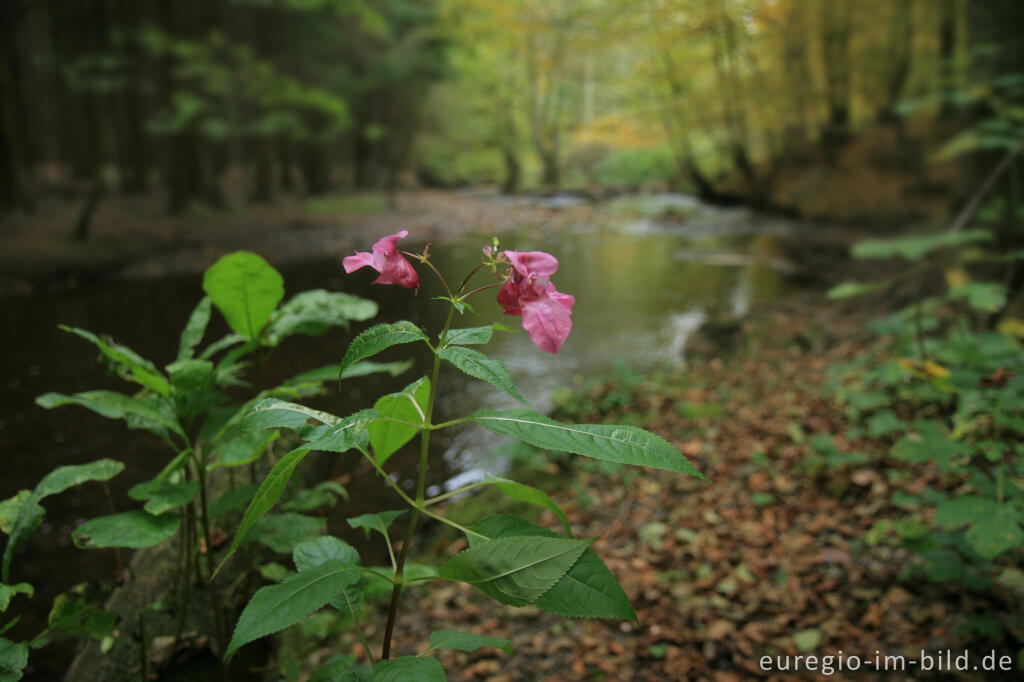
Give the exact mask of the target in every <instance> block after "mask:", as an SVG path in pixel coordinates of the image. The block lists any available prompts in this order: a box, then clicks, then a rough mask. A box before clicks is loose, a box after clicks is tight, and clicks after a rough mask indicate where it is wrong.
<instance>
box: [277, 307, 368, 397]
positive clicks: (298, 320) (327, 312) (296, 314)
mask: <svg viewBox="0 0 1024 682" xmlns="http://www.w3.org/2000/svg"><path fill="white" fill-rule="evenodd" d="M376 314H377V304H376V303H374V302H373V301H369V300H367V299H365V298H360V297H358V296H352V295H351V294H343V293H336V292H329V291H325V290H323V289H313V290H311V291H304V292H302V293H301V294H297V295H295V296H293V297H292V298H291V299H289V301H288V302H287V303H285V304H284V305H283V306H281V309H280V310H278V311H277V314H276V315H274V318H273V320H271V322H270V326H269V327H267V333H266V339H267V343H268V344H270V345H271V346H276V345H278V344H279V343H281V341H282V340H284V339H285V338H286V337H288V336H291V335H292V334H309V335H311V336H319V335H321V334H323V333H325V332H327V331H329V330H330V329H331V328H332V327H348V323H349V321H352V320H355V321H361V320H368V319H370V318H371V317H373V316H374V315H376ZM335 377H337V374H335Z"/></svg>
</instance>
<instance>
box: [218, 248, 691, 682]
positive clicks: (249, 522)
mask: <svg viewBox="0 0 1024 682" xmlns="http://www.w3.org/2000/svg"><path fill="white" fill-rule="evenodd" d="M405 236H407V233H406V232H404V231H403V232H399V233H398V234H395V235H391V236H388V237H384V238H383V239H380V240H379V241H378V242H377V243H376V244H374V246H373V249H372V251H371V252H368V253H367V252H363V253H356V254H355V255H353V256H349V257H347V258H345V259H344V261H343V265H344V268H345V270H346V272H349V273H351V272H353V271H355V270H358V269H360V268H364V267H369V268H373V269H374V270H376V271H377V272H378V273H380V274H379V276H378V277H377V279H376V280H375V282H376V283H378V284H394V285H398V286H402V287H407V288H409V289H413V290H417V289H418V288H419V286H420V278H419V273H417V270H416V268H415V267H414V266H413V264H412V263H411V262H410V260H409V259H412V261H415V262H416V263H418V264H419V265H420V266H422V267H423V268H426V270H429V271H430V272H431V273H433V275H436V276H437V278H438V279H439V280H440V283H441V286H442V287H443V288H444V291H445V295H444V296H441V297H439V298H440V299H441V300H443V301H445V302H446V303H447V304H448V306H449V309H448V313H447V319H446V320H445V322H444V325H443V327H442V328H441V330H440V331H439V333H437V334H436V336H431V335H430V334H428V332H427V331H425V330H423V329H421V328H420V327H418V326H416V325H415V324H413V323H411V322H408V321H400V322H393V323H390V324H377V325H375V326H372V327H370V328H369V329H367V330H366V331H364V332H363V333H361V334H359V335H358V336H357V337H356V338H355V339H354V340H353V341H352V342H351V344H350V345H349V347H348V350H347V351H346V353H345V355H344V357H343V359H342V361H341V364H340V367H339V372H344V371H345V370H346V368H348V367H350V366H352V365H353V364H355V363H358V362H362V361H365V360H366V359H367V358H370V357H372V356H374V355H375V354H377V353H380V352H381V351H383V350H385V349H387V348H390V347H392V346H395V345H398V344H407V343H423V344H425V345H426V346H427V347H428V348H429V349H430V351H431V353H432V354H433V358H434V359H433V367H432V369H431V372H430V375H429V376H423V377H421V378H419V379H417V380H416V381H414V382H413V383H411V384H409V385H408V386H406V387H405V388H404V389H403V390H401V391H400V392H398V393H393V394H389V395H385V396H383V397H381V398H380V399H378V400H377V401H376V403H374V405H373V407H372V408H369V409H363V410H361V411H358V412H356V413H355V414H351V415H349V416H347V417H343V418H342V417H336V416H334V415H331V414H326V413H324V412H320V411H316V410H312V409H310V408H308V407H304V406H302V405H299V404H296V403H294V402H286V401H283V400H279V399H275V398H267V399H264V400H261V401H259V402H257V403H256V404H255V405H254V406H253V408H252V409H251V410H250V411H249V413H248V415H247V416H246V417H245V418H244V420H243V422H242V425H243V428H246V429H251V430H262V429H275V428H281V427H287V428H290V429H293V430H294V431H296V432H297V433H298V435H299V437H300V438H301V439H302V440H303V441H304V442H303V444H302V445H300V446H299V447H298V448H296V449H294V450H292V451H291V452H289V453H288V454H287V455H285V456H284V457H283V458H282V459H280V460H279V461H278V463H277V464H276V465H275V466H274V468H273V469H272V470H271V471H270V473H269V474H268V475H267V477H266V479H265V480H264V481H263V483H262V485H261V486H260V488H259V490H258V491H257V492H256V494H255V496H254V497H253V500H252V502H251V504H250V505H249V507H248V509H247V511H246V512H245V515H244V517H243V519H242V522H241V525H240V527H239V528H238V531H237V533H236V535H235V537H234V541H233V543H232V545H231V548H230V550H229V552H228V555H227V556H226V557H225V558H224V561H227V559H228V558H229V557H230V556H231V554H233V553H234V552H235V550H236V549H237V548H238V546H239V544H240V543H242V542H243V541H244V539H245V538H246V536H247V534H248V533H249V532H250V529H251V528H253V526H254V525H256V524H257V523H258V522H259V520H260V518H261V517H262V516H263V515H264V514H266V513H267V512H268V511H270V509H271V508H272V507H273V506H274V504H275V503H276V502H277V500H278V499H279V498H280V497H281V495H282V493H283V491H284V490H285V487H286V485H287V483H288V480H289V479H290V477H291V476H292V473H293V472H294V471H295V469H296V467H297V466H298V465H299V463H300V462H301V461H302V460H303V458H304V457H306V455H308V454H309V453H310V452H313V451H317V450H320V451H329V452H346V451H350V450H354V451H356V452H358V453H359V455H361V456H362V457H363V458H365V459H366V460H367V461H368V462H369V463H370V465H372V467H373V468H374V469H375V471H376V472H377V473H378V474H379V475H380V476H381V478H382V479H383V480H384V481H385V482H386V483H387V484H388V485H389V486H390V487H391V488H392V489H393V490H394V492H395V494H396V495H398V497H400V498H401V499H402V500H403V501H404V503H405V505H406V507H407V509H401V510H395V511H382V512H377V513H372V514H365V515H363V516H359V517H356V518H352V519H349V520H348V523H349V525H351V526H352V527H354V528H360V527H361V528H364V529H366V531H367V533H369V532H370V531H371V530H372V531H376V532H377V533H379V534H380V535H381V536H382V538H383V540H384V542H385V543H386V545H387V550H388V556H389V557H390V560H391V566H390V567H389V568H386V569H377V568H370V567H365V566H362V565H361V561H360V557H359V554H358V552H357V551H356V549H355V548H353V547H351V546H350V545H348V544H346V543H345V542H343V541H342V540H339V539H337V538H334V537H329V536H324V537H319V538H316V539H313V540H309V541H306V542H303V543H300V544H299V545H297V546H296V547H295V550H294V552H293V559H294V563H295V568H296V570H297V573H295V574H294V575H291V576H290V577H288V578H286V579H284V580H283V581H281V582H280V583H278V584H276V585H272V586H269V587H264V588H262V589H260V590H259V591H258V592H256V594H255V595H254V596H253V598H252V599H251V600H250V601H249V603H248V604H247V605H246V607H245V609H244V611H243V612H242V614H241V616H240V618H239V619H238V622H237V624H236V626H235V629H234V633H233V635H232V637H231V641H230V643H229V645H228V647H227V650H226V651H225V656H226V657H230V656H231V655H232V654H233V653H234V652H235V651H236V650H237V649H238V648H239V647H241V646H244V645H245V644H247V643H249V642H252V641H253V640H256V639H258V638H260V637H263V636H266V635H269V634H271V633H274V632H277V631H279V630H281V629H283V628H286V627H288V626H290V625H293V624H295V623H298V622H299V621H301V620H302V619H304V618H305V617H306V616H307V615H309V614H311V613H312V612H314V611H316V610H318V609H320V608H322V607H323V606H325V605H327V604H330V605H331V606H332V607H333V608H335V609H338V610H339V611H340V612H341V613H342V614H343V615H344V616H347V617H348V619H349V621H350V622H351V623H352V625H353V626H354V627H355V628H356V629H357V631H358V632H357V634H358V635H359V637H360V639H361V640H362V642H363V645H364V649H365V651H366V652H367V655H368V656H369V657H370V663H369V664H362V665H356V664H355V663H354V659H353V658H352V657H345V658H341V657H339V658H338V659H335V661H334V663H332V664H331V666H330V667H332V670H331V674H332V675H335V674H336V676H334V677H331V679H346V680H364V679H373V680H417V681H419V682H425V681H430V680H443V679H445V677H444V671H443V669H442V667H441V665H440V663H439V662H438V661H437V660H436V659H435V658H433V657H431V656H429V654H430V653H432V652H433V651H435V650H438V649H458V650H463V651H472V650H474V649H477V648H479V647H482V646H492V647H499V648H503V649H506V650H508V648H509V643H508V642H507V641H505V640H502V639H498V638H494V637H483V636H479V635H474V634H468V633H461V632H455V631H450V630H443V631H437V632H434V633H432V634H431V636H430V644H429V647H427V648H426V649H425V650H424V651H422V652H420V653H419V655H418V656H402V657H398V658H393V657H392V655H391V652H392V636H393V633H394V628H395V621H396V619H397V617H398V613H399V604H400V598H401V596H402V592H403V590H404V589H405V588H406V587H407V586H410V585H413V584H417V583H431V582H433V581H436V580H447V581H456V582H465V583H469V584H470V585H472V586H473V587H475V588H476V589H478V590H480V591H481V592H483V593H485V594H487V595H489V596H490V597H492V598H494V599H495V600H497V601H498V602H501V603H502V604H507V605H510V606H517V607H518V606H525V605H527V604H532V605H534V606H535V607H537V608H539V609H542V610H544V611H549V612H551V613H555V614H559V615H562V616H568V617H574V618H579V617H591V618H622V619H636V614H635V612H634V611H633V608H632V606H631V605H630V602H629V599H628V598H627V597H626V594H625V592H624V591H623V590H622V588H621V587H620V586H619V584H618V582H617V581H616V579H615V577H614V576H613V575H612V573H611V572H610V571H609V570H608V568H607V567H606V566H605V564H604V562H602V560H601V559H600V558H599V557H598V556H597V554H596V553H595V552H594V551H593V550H592V549H591V548H590V545H591V543H592V542H593V539H592V538H578V537H574V536H573V533H572V528H571V526H570V524H569V521H568V519H567V517H566V515H565V514H564V512H562V510H561V509H560V508H559V507H558V506H557V505H556V504H555V502H554V501H553V500H552V499H551V498H550V497H549V496H548V495H547V494H545V493H544V492H542V491H541V490H538V489H536V488H533V487H531V486H528V485H525V484H523V483H519V482H517V481H513V480H508V479H505V478H490V479H487V480H484V481H482V482H478V483H474V484H472V485H468V486H466V487H463V488H459V489H457V490H451V491H448V492H444V493H442V494H440V495H437V496H435V497H430V498H428V497H426V495H425V491H426V489H427V465H428V460H429V458H430V456H431V452H430V438H431V435H432V434H433V433H434V432H435V431H438V430H441V429H446V428H449V427H453V426H456V425H460V424H476V425H477V426H481V427H483V428H484V429H487V430H488V431H491V432H493V433H496V434H500V435H503V436H511V437H513V438H516V439H518V440H520V441H522V442H524V443H527V444H528V445H531V446H533V447H536V448H539V449H541V450H545V451H552V452H562V453H571V454H577V455H583V456H585V457H592V458H595V459H599V460H604V461H608V462H617V463H623V464H633V465H639V466H646V467H652V468H656V469H664V470H668V471H674V472H679V473H683V474H689V475H691V476H696V477H698V478H704V477H703V476H702V475H701V474H700V473H699V472H698V471H697V470H696V469H695V468H694V467H693V466H692V465H691V464H690V463H689V462H688V461H687V460H686V458H685V457H683V455H682V454H680V453H679V452H678V451H677V450H676V449H675V448H674V447H673V446H672V445H670V444H669V443H668V442H667V441H665V440H664V439H662V438H660V437H658V436H656V435H654V434H652V433H649V432H647V431H644V430H642V429H639V428H636V427H632V426H610V425H593V424H562V423H559V422H556V421H554V420H552V419H549V418H548V417H545V416H544V415H542V414H539V413H537V412H535V411H533V410H531V409H529V407H528V403H527V402H526V400H525V399H524V398H523V396H522V395H520V393H519V391H518V390H517V389H516V387H515V385H514V384H513V382H512V379H511V377H510V376H509V373H508V371H507V370H506V369H505V366H504V364H503V363H502V362H501V361H500V360H498V359H496V358H491V357H488V356H487V355H484V354H483V353H481V352H480V351H478V350H475V349H473V348H471V346H479V345H484V344H486V343H487V342H488V341H489V340H490V339H491V336H492V334H493V332H494V326H493V325H488V326H480V327H470V328H456V327H454V326H453V321H454V320H455V315H456V313H459V314H462V313H463V312H464V311H465V310H466V309H467V308H468V306H469V303H468V299H470V298H471V297H473V296H476V295H478V294H480V293H482V292H484V291H486V290H489V289H495V288H497V289H499V291H498V302H499V303H500V304H501V307H502V308H503V310H504V312H505V313H506V314H508V315H514V316H520V317H521V318H522V324H523V327H524V328H525V330H526V332H527V334H528V335H529V337H530V339H531V340H532V341H533V342H534V343H535V344H536V345H537V346H538V347H539V348H540V349H542V350H544V351H547V352H550V353H557V351H558V349H559V347H560V346H561V345H562V343H563V342H564V341H565V340H566V337H567V336H568V334H569V332H570V330H571V328H572V318H571V312H572V307H573V304H574V302H575V299H574V298H573V297H572V296H570V295H567V294H564V293H561V292H559V291H558V290H557V289H556V288H555V285H554V284H553V283H552V282H551V276H552V275H554V274H555V271H556V270H557V268H558V261H557V260H556V259H555V258H554V257H553V256H551V255H549V254H547V253H542V252H539V251H533V252H517V251H507V250H505V251H502V250H500V249H499V248H498V243H497V240H495V241H494V243H493V245H492V246H489V247H485V248H484V250H483V252H484V257H483V261H482V262H481V264H480V265H478V266H477V267H476V268H475V269H474V270H473V271H472V272H470V273H469V274H468V275H467V276H466V277H465V278H464V279H462V280H461V283H460V284H459V285H458V286H457V287H455V288H453V287H452V286H451V285H450V284H449V281H448V279H446V278H445V277H444V275H442V274H441V272H439V271H438V270H437V268H436V267H435V266H434V264H433V263H432V262H431V260H430V251H429V245H428V247H427V248H426V249H424V251H423V253H418V254H417V253H409V252H406V251H401V250H399V248H398V245H397V242H398V240H399V239H400V238H402V237H405ZM487 272H489V273H491V274H492V275H493V276H494V278H495V279H494V281H491V282H489V283H486V284H483V285H482V286H478V287H476V288H472V289H470V288H469V284H470V282H471V281H472V280H473V278H474V277H476V276H477V275H480V274H484V273H487ZM447 365H452V366H454V367H455V368H456V369H457V370H459V371H461V372H464V373H465V374H468V375H469V376H470V377H473V378H474V379H479V380H481V381H485V382H487V383H489V384H491V385H492V386H494V387H495V388H497V389H499V390H501V391H504V392H505V393H507V394H509V395H510V396H512V397H513V398H515V399H516V400H518V401H519V402H521V403H523V404H524V405H527V407H523V408H519V409H511V410H489V409H482V410H478V411H476V412H474V413H473V414H469V415H466V416H463V417H459V418H457V419H452V420H449V421H442V422H437V421H435V420H434V406H435V405H436V403H437V400H436V387H437V385H438V377H439V375H440V373H441V368H442V367H443V366H445V367H446V366H447ZM417 434H418V435H419V436H420V442H419V445H420V449H419V467H418V472H417V476H416V489H415V492H414V493H413V494H412V495H410V494H407V493H406V491H405V490H403V489H402V487H401V485H399V484H398V483H397V482H396V480H395V478H393V477H392V476H391V475H389V473H388V471H387V469H386V465H387V464H388V460H389V458H390V457H391V456H392V455H393V454H394V453H395V452H396V451H397V450H398V449H399V448H401V447H402V446H403V445H405V444H406V443H408V442H409V441H410V440H412V439H413V438H414V437H415V436H416V435H417ZM481 486H495V487H497V488H498V489H499V490H500V491H501V492H502V493H504V494H505V495H507V496H509V497H510V498H513V499H515V500H517V501H520V502H525V503H529V504H533V505H536V506H538V507H541V508H543V509H546V510H548V511H550V512H551V513H553V514H554V515H555V517H557V518H558V519H559V521H561V524H562V526H563V528H564V530H565V534H564V535H563V534H561V533H557V532H555V531H552V530H549V529H547V528H543V527H541V526H537V525H535V524H533V523H530V522H528V521H526V520H524V519H521V518H518V517H516V516H511V515H506V514H498V515H494V516H490V517H487V518H484V519H481V520H479V521H478V522H476V523H475V524H473V525H471V526H464V525H461V524H459V523H456V522H455V521H453V520H451V519H449V518H447V517H446V516H445V515H444V513H442V511H441V510H440V509H439V507H443V504H442V503H444V502H445V501H447V500H450V499H451V498H452V497H454V496H456V495H459V494H460V493H463V492H465V491H467V490H469V489H471V488H477V487H481ZM407 512H408V513H409V517H408V523H407V525H406V530H405V535H404V539H403V540H402V542H401V545H398V544H397V543H395V542H394V541H393V539H392V536H391V533H390V531H389V527H390V525H391V524H392V523H393V522H394V521H395V519H397V518H398V517H400V516H402V515H404V514H405V513H407ZM423 517H429V518H431V519H434V520H436V521H438V522H441V523H443V524H447V525H448V526H451V527H453V528H455V529H457V530H458V531H459V532H461V533H463V534H465V536H466V538H467V540H468V544H469V546H468V549H466V550H465V551H462V552H460V553H458V554H456V555H454V556H452V557H451V558H449V559H448V560H447V561H446V562H445V563H443V564H442V565H441V566H439V567H432V566H426V565H424V564H418V563H414V562H410V561H409V556H410V553H411V550H412V547H413V540H414V538H415V537H416V530H417V528H418V527H419V522H420V521H421V520H422V519H423ZM381 583H385V584H386V585H388V589H387V590H385V594H386V593H387V592H390V602H389V604H388V608H387V616H386V622H385V624H384V630H383V632H384V634H383V643H382V646H381V649H380V657H379V659H378V660H375V659H374V658H373V655H372V652H371V648H370V646H369V643H368V642H367V640H366V637H365V633H364V630H363V627H362V623H361V619H362V618H363V617H364V596H366V595H369V594H370V593H371V591H373V592H378V593H379V592H380V590H379V587H380V584H381ZM371 586H372V587H373V588H374V589H373V590H371V589H370V588H371ZM335 665H336V666H337V667H336V668H334V666H335ZM321 672H323V671H321ZM325 679H326V678H325Z"/></svg>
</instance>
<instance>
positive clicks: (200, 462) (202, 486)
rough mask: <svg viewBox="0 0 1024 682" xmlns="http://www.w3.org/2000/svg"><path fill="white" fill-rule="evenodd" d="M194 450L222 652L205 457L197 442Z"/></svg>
mask: <svg viewBox="0 0 1024 682" xmlns="http://www.w3.org/2000/svg"><path fill="white" fill-rule="evenodd" d="M194 452H196V453H197V455H199V456H196V457H195V466H196V470H197V472H198V474H199V502H200V505H201V506H200V519H201V521H202V524H203V539H204V540H205V541H206V575H207V581H206V582H207V584H208V585H209V586H210V599H211V601H212V602H213V624H214V627H215V628H216V629H217V642H218V643H219V644H220V650H221V651H222V652H223V651H224V650H225V649H226V648H227V644H228V643H227V639H226V638H225V628H224V609H223V606H222V605H221V601H220V592H219V590H218V589H217V580H216V579H215V578H214V575H213V573H214V570H213V559H212V557H213V543H212V542H211V538H212V536H211V535H210V513H209V507H208V505H207V500H206V498H207V490H206V457H205V455H202V454H201V453H200V446H199V444H198V443H197V444H196V447H195V449H194Z"/></svg>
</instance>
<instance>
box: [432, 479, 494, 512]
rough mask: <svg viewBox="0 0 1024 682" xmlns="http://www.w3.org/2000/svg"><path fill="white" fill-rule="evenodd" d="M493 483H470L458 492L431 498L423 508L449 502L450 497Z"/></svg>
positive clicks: (454, 491)
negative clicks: (445, 501)
mask: <svg viewBox="0 0 1024 682" xmlns="http://www.w3.org/2000/svg"><path fill="white" fill-rule="evenodd" d="M491 483H492V481H478V482H476V483H470V484H469V485H464V486H462V487H461V488H457V489H456V490H453V491H451V492H448V493H444V494H443V495H438V496H437V497H431V498H430V499H429V500H426V501H424V502H423V506H424V507H429V506H430V505H432V504H437V503H438V502H443V501H444V500H447V499H448V498H449V497H455V496H456V495H458V494H459V493H464V492H468V491H470V490H473V489H474V488H479V487H481V486H485V485H491Z"/></svg>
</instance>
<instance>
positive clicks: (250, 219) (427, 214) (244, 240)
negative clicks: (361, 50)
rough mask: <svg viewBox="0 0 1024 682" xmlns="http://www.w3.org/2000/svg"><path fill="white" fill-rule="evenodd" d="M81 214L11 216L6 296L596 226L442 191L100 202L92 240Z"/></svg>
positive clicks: (576, 217) (56, 206)
mask: <svg viewBox="0 0 1024 682" xmlns="http://www.w3.org/2000/svg"><path fill="white" fill-rule="evenodd" d="M79 210H80V207H79V206H77V205H76V204H72V203H58V202H53V203H50V204H46V205H41V206H40V207H39V210H38V212H37V214H33V215H16V216H6V217H5V218H4V223H5V224H4V229H3V230H2V232H0V273H2V275H0V295H3V294H19V293H20V294H31V293H33V292H35V291H40V290H44V291H45V290H55V289H56V290H60V289H66V288H74V287H76V286H78V285H80V284H82V283H87V282H91V281H103V280H109V279H116V278H120V277H127V278H133V277H157V276H161V275H167V274H181V273H188V272H201V271H202V270H203V268H205V267H206V266H208V265H209V264H210V263H211V262H213V260H215V259H216V258H217V257H218V256H219V255H221V254H224V253H228V252H230V251H235V250H239V249H246V250H252V251H256V252H259V253H261V254H263V255H265V256H267V257H268V258H270V259H271V260H272V261H273V262H274V263H277V264H287V263H290V262H298V261H303V260H308V259H310V258H318V257H323V256H324V255H325V254H329V253H336V254H339V256H340V254H342V253H344V252H346V251H350V250H351V249H353V248H355V247H356V246H359V247H365V246H366V242H367V240H368V239H371V238H373V239H376V238H377V237H378V236H380V235H383V234H392V233H394V232H397V231H399V230H403V229H405V230H409V232H410V233H411V234H414V235H416V239H417V240H439V239H441V238H443V237H448V236H452V235H458V234H463V233H465V232H469V231H480V232H484V233H503V232H508V231H511V230H530V229H533V230H541V229H543V230H545V231H551V230H555V231H557V230H560V229H564V228H565V227H566V226H568V225H573V224H578V223H581V222H584V221H587V220H591V219H592V218H593V216H594V208H593V206H592V205H590V204H587V203H579V204H573V205H571V206H564V207H563V206H558V207H546V206H544V205H537V204H529V203H523V202H511V201H508V202H506V201H494V200H491V199H488V198H485V197H481V196H476V195H473V194H470V193H460V192H451V191H443V190H417V191H407V192H398V193H395V194H394V195H392V196H390V197H388V196H386V195H385V194H383V193H380V192H376V193H367V194H354V195H333V196H327V197H323V198H316V199H303V198H298V197H289V198H282V199H281V200H280V201H279V202H278V203H276V204H274V205H273V206H246V207H244V208H238V209H233V210H224V211H213V210H209V209H202V208H194V209H193V210H192V211H191V212H189V213H186V214H183V215H179V216H168V215H166V214H165V213H164V211H163V210H162V204H161V201H160V199H159V198H158V197H142V198H125V197H118V198H117V199H116V200H109V201H107V202H105V203H102V204H100V206H99V208H98V209H97V211H96V214H95V216H94V217H93V228H92V231H91V234H90V236H89V238H88V240H85V241H76V240H75V239H73V238H72V236H71V232H72V229H71V227H72V225H73V224H74V221H75V218H76V213H77V211H79Z"/></svg>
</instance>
